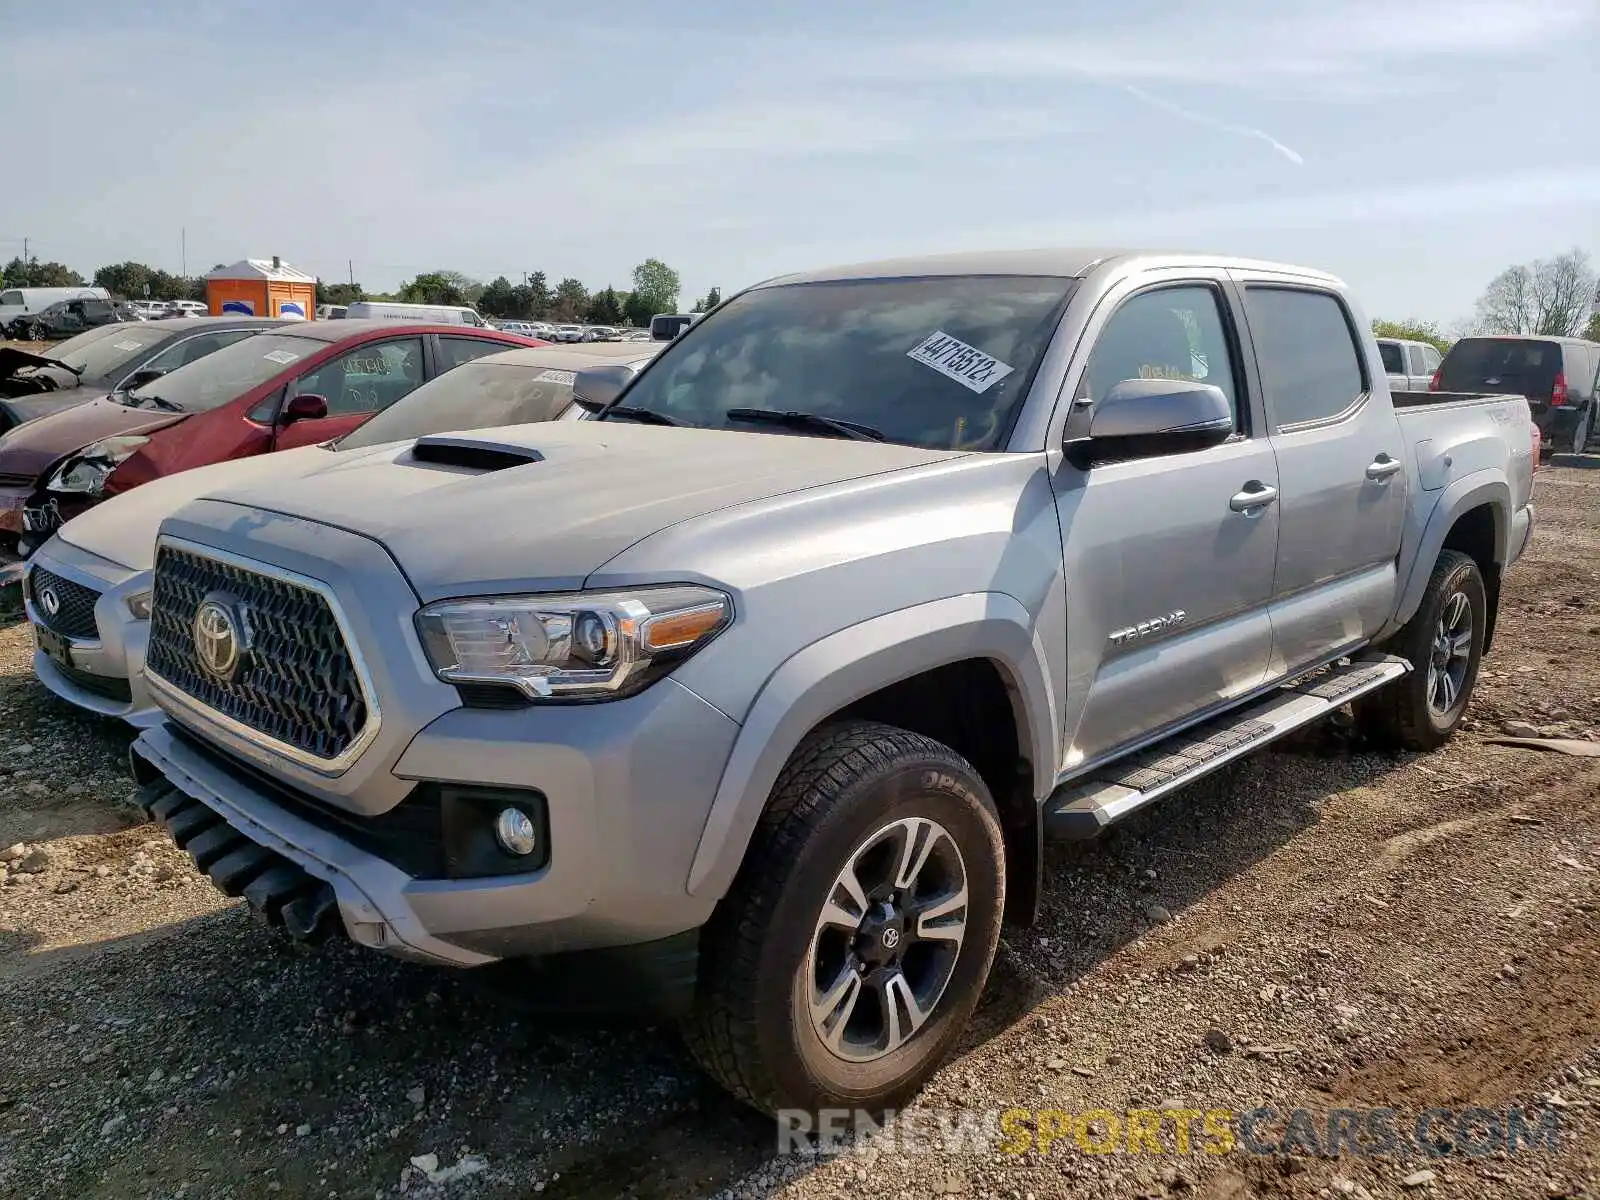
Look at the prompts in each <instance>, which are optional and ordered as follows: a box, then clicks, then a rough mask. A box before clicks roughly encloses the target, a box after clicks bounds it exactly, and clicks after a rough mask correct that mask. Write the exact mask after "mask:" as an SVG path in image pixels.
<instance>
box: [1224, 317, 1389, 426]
mask: <svg viewBox="0 0 1600 1200" xmlns="http://www.w3.org/2000/svg"><path fill="white" fill-rule="evenodd" d="M1245 312H1246V314H1247V316H1248V318H1249V321H1250V333H1251V337H1252V338H1253V339H1254V340H1255V345H1256V365H1257V366H1258V367H1259V369H1260V371H1261V386H1262V391H1263V392H1264V393H1265V395H1266V401H1267V411H1268V413H1269V414H1270V415H1271V417H1272V419H1273V421H1274V422H1275V423H1276V424H1277V426H1278V427H1279V428H1280V429H1281V428H1284V427H1287V426H1294V425H1304V424H1306V423H1308V422H1311V421H1325V420H1327V419H1329V418H1330V417H1336V416H1338V415H1339V414H1340V413H1343V412H1346V411H1348V410H1349V409H1351V408H1354V407H1355V405H1356V403H1357V402H1358V401H1359V400H1360V399H1361V398H1362V396H1363V395H1364V394H1365V393H1366V391H1367V379H1366V371H1365V370H1364V369H1363V367H1362V362H1361V352H1360V350H1359V349H1358V348H1357V344H1356V336H1355V331H1354V329H1353V328H1352V327H1351V324H1350V318H1349V315H1348V314H1347V313H1346V312H1345V307H1344V304H1343V303H1342V302H1341V301H1340V300H1339V298H1338V297H1337V296H1334V295H1333V294H1331V293H1329V292H1317V291H1310V290H1304V289H1299V288H1280V287H1262V286H1256V287H1247V288H1246V289H1245Z"/></svg>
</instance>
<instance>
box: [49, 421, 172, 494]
mask: <svg viewBox="0 0 1600 1200" xmlns="http://www.w3.org/2000/svg"><path fill="white" fill-rule="evenodd" d="M149 440H150V439H149V438H147V437H140V436H139V435H138V434H129V435H127V436H126V437H112V438H106V440H105V441H103V442H96V443H94V445H92V446H85V447H84V448H83V449H82V450H79V451H78V452H77V453H76V454H74V455H73V456H72V457H71V458H69V459H67V461H66V462H64V463H62V464H61V466H60V467H58V468H57V469H56V473H55V474H54V475H52V476H50V482H49V483H47V484H46V485H45V487H46V489H47V490H49V491H52V492H72V493H75V494H77V493H82V494H86V495H90V496H98V495H99V494H100V493H101V491H102V490H103V489H104V488H105V485H106V477H107V476H108V475H110V474H111V472H112V471H115V470H116V469H117V464H118V463H120V462H121V461H122V460H123V459H125V458H128V457H129V456H130V455H132V454H133V452H134V451H135V450H137V449H138V448H139V447H140V446H143V445H144V444H145V443H147V442H148V441H149Z"/></svg>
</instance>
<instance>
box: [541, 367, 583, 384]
mask: <svg viewBox="0 0 1600 1200" xmlns="http://www.w3.org/2000/svg"><path fill="white" fill-rule="evenodd" d="M533 378H534V380H535V381H536V382H540V383H564V384H567V385H568V386H570V385H571V384H572V383H573V382H574V381H576V379H577V378H578V373H577V372H576V371H558V370H556V369H555V368H554V367H550V368H548V369H546V370H543V371H540V372H539V373H538V374H537V375H535V376H534V377H533Z"/></svg>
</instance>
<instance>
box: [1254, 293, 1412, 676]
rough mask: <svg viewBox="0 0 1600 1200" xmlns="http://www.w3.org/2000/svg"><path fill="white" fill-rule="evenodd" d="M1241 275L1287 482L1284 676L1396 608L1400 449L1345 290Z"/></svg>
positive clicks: (1277, 627) (1279, 624)
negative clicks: (1373, 376)
mask: <svg viewBox="0 0 1600 1200" xmlns="http://www.w3.org/2000/svg"><path fill="white" fill-rule="evenodd" d="M1241 283H1242V284H1243V287H1244V306H1245V314H1246V321H1247V324H1248V328H1249V331H1250V339H1251V343H1252V349H1253V353H1254V357H1255V362H1256V367H1257V370H1258V371H1259V372H1260V376H1261V388H1262V393H1263V396H1264V399H1265V401H1266V411H1267V420H1268V424H1269V428H1270V430H1271V438H1272V446H1273V450H1274V451H1275V452H1276V455H1277V463H1278V473H1279V478H1280V479H1281V480H1282V484H1281V487H1282V495H1281V498H1280V500H1279V502H1278V509H1279V522H1280V524H1279V532H1278V559H1277V569H1276V571H1275V573H1274V578H1273V586H1272V593H1273V595H1272V607H1271V617H1272V629H1273V645H1274V650H1273V664H1272V674H1273V675H1274V676H1277V675H1283V674H1293V673H1294V672H1296V671H1299V670H1302V669H1304V668H1306V667H1309V666H1313V665H1316V664H1317V663H1319V662H1322V661H1325V660H1327V659H1329V658H1332V657H1333V656H1335V655H1337V654H1339V653H1341V652H1343V651H1346V650H1349V649H1351V648H1352V647H1354V646H1357V645H1359V644H1361V643H1363V642H1365V641H1367V640H1368V639H1370V638H1371V637H1372V635H1373V634H1374V633H1376V632H1377V630H1378V629H1379V628H1380V627H1381V626H1382V625H1383V623H1384V622H1385V621H1386V620H1387V619H1388V617H1389V615H1390V613H1392V612H1393V611H1394V603H1395V599H1396V595H1397V591H1398V587H1399V583H1398V577H1397V565H1396V560H1397V558H1398V556H1399V552H1400V534H1401V529H1402V526H1403V524H1404V521H1405V514H1406V489H1407V477H1406V472H1405V470H1404V465H1403V463H1402V461H1401V458H1402V455H1403V454H1404V453H1405V447H1404V446H1403V445H1402V444H1401V441H1400V425H1399V422H1398V421H1397V420H1396V419H1395V415H1394V409H1393V407H1392V406H1391V405H1390V403H1389V402H1388V396H1387V394H1386V393H1385V392H1384V391H1383V384H1382V382H1381V381H1376V383H1375V381H1374V380H1373V379H1371V378H1370V377H1369V373H1368V367H1367V358H1366V355H1365V354H1364V353H1363V351H1362V347H1361V340H1360V336H1359V334H1358V333H1357V329H1358V328H1359V326H1358V324H1357V322H1356V319H1355V316H1354V315H1353V314H1352V313H1351V311H1350V309H1349V307H1348V306H1347V305H1346V304H1345V302H1344V300H1343V298H1342V297H1341V296H1340V295H1339V294H1338V293H1337V292H1335V291H1332V290H1325V289H1322V288H1318V287H1313V286H1307V285H1306V284H1305V283H1304V282H1303V281H1299V280H1294V279H1293V278H1289V277H1285V278H1283V279H1282V280H1279V279H1276V278H1273V277H1270V276H1261V277H1250V276H1246V277H1244V278H1242V279H1241Z"/></svg>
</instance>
